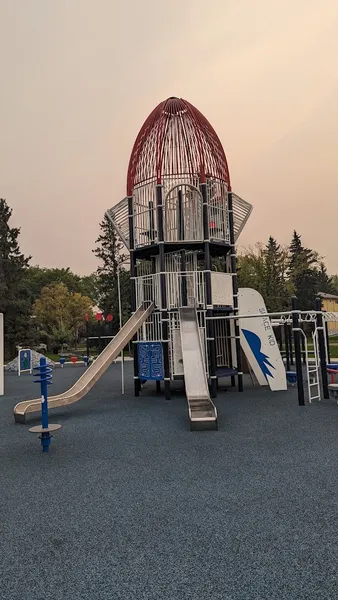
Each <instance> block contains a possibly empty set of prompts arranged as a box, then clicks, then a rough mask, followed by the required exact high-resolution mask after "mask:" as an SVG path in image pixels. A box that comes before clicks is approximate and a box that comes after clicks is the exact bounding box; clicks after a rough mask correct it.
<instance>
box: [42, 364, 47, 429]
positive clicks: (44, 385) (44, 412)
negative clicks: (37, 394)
mask: <svg viewBox="0 0 338 600" xmlns="http://www.w3.org/2000/svg"><path fill="white" fill-rule="evenodd" d="M40 378H41V398H43V402H41V421H42V427H43V429H47V428H48V400H47V362H46V357H45V356H41V358H40Z"/></svg>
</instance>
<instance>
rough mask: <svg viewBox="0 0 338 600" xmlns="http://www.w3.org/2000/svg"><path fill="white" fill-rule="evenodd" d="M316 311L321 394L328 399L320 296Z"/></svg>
mask: <svg viewBox="0 0 338 600" xmlns="http://www.w3.org/2000/svg"><path fill="white" fill-rule="evenodd" d="M316 311H317V318H316V321H317V322H316V325H317V331H318V348H319V360H320V371H321V375H322V386H323V396H324V398H325V400H328V399H329V398H330V394H329V387H328V381H327V369H326V353H325V338H324V324H323V313H322V301H321V299H320V298H316Z"/></svg>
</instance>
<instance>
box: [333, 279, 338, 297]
mask: <svg viewBox="0 0 338 600" xmlns="http://www.w3.org/2000/svg"><path fill="white" fill-rule="evenodd" d="M331 283H332V288H333V293H334V294H338V275H332V277H331Z"/></svg>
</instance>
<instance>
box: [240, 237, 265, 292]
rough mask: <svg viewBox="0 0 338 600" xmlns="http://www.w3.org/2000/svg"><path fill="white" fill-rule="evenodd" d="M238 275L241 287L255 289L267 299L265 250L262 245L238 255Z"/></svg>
mask: <svg viewBox="0 0 338 600" xmlns="http://www.w3.org/2000/svg"><path fill="white" fill-rule="evenodd" d="M237 274H238V286H239V287H249V288H253V289H255V290H257V291H258V292H259V293H260V294H262V296H263V297H265V291H266V290H265V288H266V286H265V264H264V249H263V245H262V244H261V243H257V244H256V245H255V246H254V247H252V246H250V247H249V248H247V249H246V250H244V252H242V253H239V254H238V258H237Z"/></svg>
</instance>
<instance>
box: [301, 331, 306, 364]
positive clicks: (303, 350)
mask: <svg viewBox="0 0 338 600" xmlns="http://www.w3.org/2000/svg"><path fill="white" fill-rule="evenodd" d="M300 328H301V330H302V331H304V328H303V325H302V324H301V325H300ZM300 344H301V349H302V359H303V365H305V364H306V351H305V338H304V335H303V334H302V335H301V336H300Z"/></svg>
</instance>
